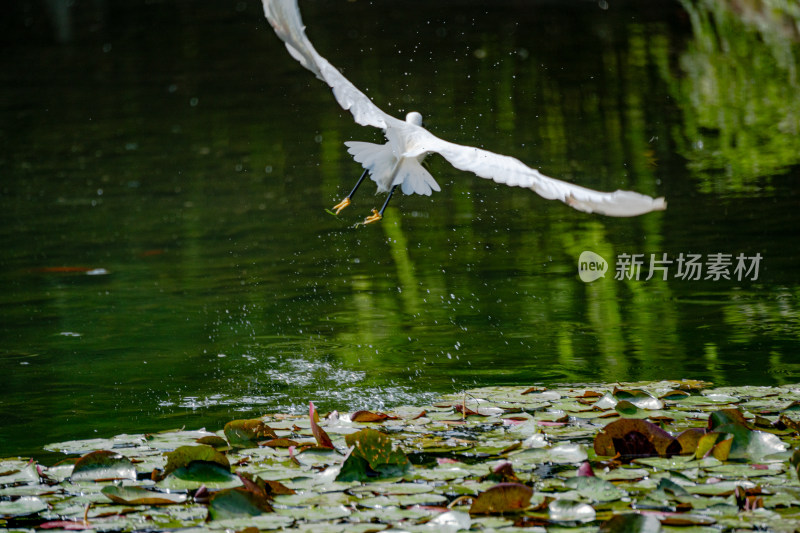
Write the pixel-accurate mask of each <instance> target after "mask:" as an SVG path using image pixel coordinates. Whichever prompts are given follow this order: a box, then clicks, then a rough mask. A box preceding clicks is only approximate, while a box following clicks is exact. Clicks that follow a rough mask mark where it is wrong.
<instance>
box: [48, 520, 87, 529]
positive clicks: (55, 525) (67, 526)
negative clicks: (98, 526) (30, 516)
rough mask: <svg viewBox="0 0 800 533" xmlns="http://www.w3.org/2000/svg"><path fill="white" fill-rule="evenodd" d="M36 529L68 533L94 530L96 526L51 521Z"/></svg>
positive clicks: (65, 521) (84, 523)
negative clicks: (60, 530)
mask: <svg viewBox="0 0 800 533" xmlns="http://www.w3.org/2000/svg"><path fill="white" fill-rule="evenodd" d="M36 527H37V528H39V529H66V530H68V531H82V530H84V529H94V526H93V525H91V524H90V523H89V522H83V521H80V522H77V521H75V520H50V521H49V522H42V523H41V524H39V525H38V526H36Z"/></svg>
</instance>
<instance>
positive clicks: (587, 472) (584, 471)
mask: <svg viewBox="0 0 800 533" xmlns="http://www.w3.org/2000/svg"><path fill="white" fill-rule="evenodd" d="M578 476H579V477H594V470H593V469H592V465H591V464H590V463H589V461H584V462H582V463H581V466H579V467H578Z"/></svg>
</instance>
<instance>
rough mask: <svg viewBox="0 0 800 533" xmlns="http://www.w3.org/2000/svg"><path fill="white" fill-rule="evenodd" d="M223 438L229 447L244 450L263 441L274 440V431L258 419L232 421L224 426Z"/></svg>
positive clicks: (275, 436)
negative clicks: (226, 440)
mask: <svg viewBox="0 0 800 533" xmlns="http://www.w3.org/2000/svg"><path fill="white" fill-rule="evenodd" d="M223 431H224V432H225V438H227V439H228V442H229V443H230V444H231V446H234V447H240V448H246V447H249V446H252V445H253V444H254V443H255V442H257V441H259V440H263V439H276V438H278V435H276V434H275V431H274V430H273V429H272V428H271V427H269V426H268V425H267V424H265V423H264V421H263V420H261V419H259V418H254V419H250V420H233V421H231V422H228V423H227V424H225V428H224V429H223Z"/></svg>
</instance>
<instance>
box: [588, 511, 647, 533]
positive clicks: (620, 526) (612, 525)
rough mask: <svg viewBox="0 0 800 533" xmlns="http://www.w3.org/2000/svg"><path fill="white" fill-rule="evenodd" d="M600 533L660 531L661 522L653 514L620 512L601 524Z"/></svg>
mask: <svg viewBox="0 0 800 533" xmlns="http://www.w3.org/2000/svg"><path fill="white" fill-rule="evenodd" d="M597 531H598V533H658V532H659V531H661V522H660V521H659V520H658V518H656V517H655V516H653V515H642V514H638V513H624V514H618V515H614V516H613V517H611V518H610V519H609V520H606V521H605V522H603V523H602V524H601V525H600V529H598V530H597Z"/></svg>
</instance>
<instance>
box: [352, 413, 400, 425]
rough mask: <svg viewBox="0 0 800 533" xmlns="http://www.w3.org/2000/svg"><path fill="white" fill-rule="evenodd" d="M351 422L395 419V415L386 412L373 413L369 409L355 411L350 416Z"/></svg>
mask: <svg viewBox="0 0 800 533" xmlns="http://www.w3.org/2000/svg"><path fill="white" fill-rule="evenodd" d="M350 420H351V421H353V422H373V423H374V422H383V421H384V420H397V417H396V416H389V415H387V414H386V413H373V412H371V411H356V412H355V413H353V414H352V415H351V416H350Z"/></svg>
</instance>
